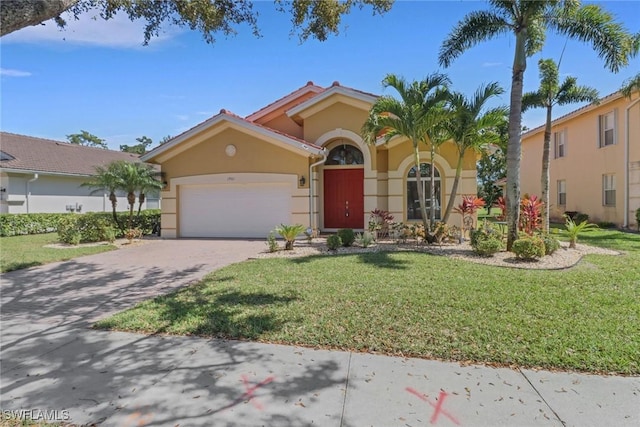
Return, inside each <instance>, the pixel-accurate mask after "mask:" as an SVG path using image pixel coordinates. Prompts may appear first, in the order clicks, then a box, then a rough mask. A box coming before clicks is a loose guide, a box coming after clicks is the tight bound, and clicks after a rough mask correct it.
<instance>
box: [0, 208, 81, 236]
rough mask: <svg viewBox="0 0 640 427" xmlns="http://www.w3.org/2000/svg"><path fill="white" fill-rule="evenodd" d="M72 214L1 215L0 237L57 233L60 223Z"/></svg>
mask: <svg viewBox="0 0 640 427" xmlns="http://www.w3.org/2000/svg"><path fill="white" fill-rule="evenodd" d="M72 215H75V214H71V213H29V214H9V213H7V214H0V236H1V237H8V236H20V235H24V234H43V233H51V232H55V231H56V230H57V229H58V222H59V221H60V220H61V219H62V218H65V217H68V216H72Z"/></svg>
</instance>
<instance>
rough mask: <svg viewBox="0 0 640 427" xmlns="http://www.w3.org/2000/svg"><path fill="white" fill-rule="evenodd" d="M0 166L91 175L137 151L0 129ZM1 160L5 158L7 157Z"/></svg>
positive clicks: (133, 157)
mask: <svg viewBox="0 0 640 427" xmlns="http://www.w3.org/2000/svg"><path fill="white" fill-rule="evenodd" d="M0 150H1V151H2V152H3V153H4V154H8V155H9V156H4V155H3V156H2V160H0V167H2V168H7V169H20V170H25V171H33V172H42V173H47V172H48V173H54V174H64V175H85V176H88V175H93V174H94V173H95V168H96V166H104V165H106V164H108V163H110V162H112V161H114V160H127V161H130V162H136V161H140V160H139V158H140V156H138V155H137V154H131V153H123V152H120V151H112V150H105V149H102V148H94V147H84V146H81V145H75V144H70V143H67V142H60V141H53V140H50V139H43V138H36V137H32V136H26V135H17V134H14V133H8V132H0ZM7 157H8V159H6V160H5V158H7Z"/></svg>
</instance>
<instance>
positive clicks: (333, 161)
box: [325, 144, 364, 165]
mask: <svg viewBox="0 0 640 427" xmlns="http://www.w3.org/2000/svg"><path fill="white" fill-rule="evenodd" d="M325 164H326V165H362V164H364V157H363V156H362V151H360V150H359V149H358V147H354V146H353V145H348V144H342V145H338V146H337V147H335V148H333V149H332V150H331V151H329V156H328V157H327V161H326V162H325Z"/></svg>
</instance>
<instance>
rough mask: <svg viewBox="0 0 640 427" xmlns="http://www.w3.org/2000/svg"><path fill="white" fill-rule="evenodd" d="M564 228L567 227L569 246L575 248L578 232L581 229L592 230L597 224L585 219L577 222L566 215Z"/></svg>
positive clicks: (580, 231)
mask: <svg viewBox="0 0 640 427" xmlns="http://www.w3.org/2000/svg"><path fill="white" fill-rule="evenodd" d="M576 217H577V215H576ZM565 228H566V229H567V235H568V236H569V247H570V248H573V249H575V247H576V242H577V241H578V236H579V235H580V233H582V232H583V231H589V230H594V229H596V228H598V226H597V225H595V224H589V223H588V222H587V221H582V222H581V223H579V224H578V223H577V222H576V221H573V220H572V219H571V218H569V217H566V223H565Z"/></svg>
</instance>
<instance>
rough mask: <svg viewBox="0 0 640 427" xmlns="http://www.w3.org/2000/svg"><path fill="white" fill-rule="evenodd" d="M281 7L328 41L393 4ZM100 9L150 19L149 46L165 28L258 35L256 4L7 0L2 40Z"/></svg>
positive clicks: (306, 32)
mask: <svg viewBox="0 0 640 427" xmlns="http://www.w3.org/2000/svg"><path fill="white" fill-rule="evenodd" d="M275 3H276V8H277V9H278V10H280V11H282V12H285V13H289V14H291V16H292V24H293V27H294V29H296V30H298V31H299V34H300V38H301V39H302V40H306V39H307V38H309V37H315V38H317V39H318V40H320V41H324V40H326V39H327V37H328V36H329V35H331V34H338V32H339V30H340V22H341V18H342V17H343V16H344V15H346V14H348V13H349V12H350V11H351V9H352V8H353V7H354V6H357V7H360V8H362V7H364V6H365V5H368V6H371V7H372V9H373V13H374V14H382V13H385V12H387V11H389V10H390V9H391V6H392V4H393V0H344V1H334V0H331V1H329V0H327V1H310V0H292V1H286V2H285V1H282V0H277V1H276V2H275ZM90 10H91V11H94V12H95V11H97V12H98V13H99V16H100V17H101V18H103V19H112V18H113V17H114V16H115V15H116V14H117V13H118V12H122V13H124V14H125V15H126V16H128V17H129V18H130V19H131V20H134V19H142V20H144V21H146V25H145V28H144V44H145V45H146V44H147V43H148V42H149V40H150V39H151V38H152V37H154V36H157V35H158V33H159V31H160V28H161V27H162V25H163V24H170V25H176V26H178V27H187V28H189V29H191V30H197V31H199V32H200V33H202V36H203V38H204V40H205V41H206V42H207V43H213V42H215V37H214V34H215V33H222V34H224V35H227V36H228V35H235V34H236V33H237V31H236V27H238V26H240V25H242V24H245V25H248V26H249V28H251V31H252V32H253V34H254V35H256V36H259V35H260V32H259V30H258V21H257V18H258V13H257V12H256V11H254V10H253V1H251V0H233V1H231V0H190V1H184V0H163V1H157V0H39V1H34V0H12V1H3V2H2V7H1V8H0V36H4V35H6V34H9V33H12V32H14V31H16V30H19V29H21V28H24V27H27V26H30V25H38V24H41V23H42V22H44V21H47V20H49V19H55V20H56V22H57V23H58V25H59V26H60V27H64V26H65V24H66V23H65V21H64V20H63V19H62V18H61V17H60V14H61V13H63V12H65V11H70V12H71V13H72V14H73V16H74V17H75V18H78V16H80V15H81V14H83V13H87V12H89V11H90Z"/></svg>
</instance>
